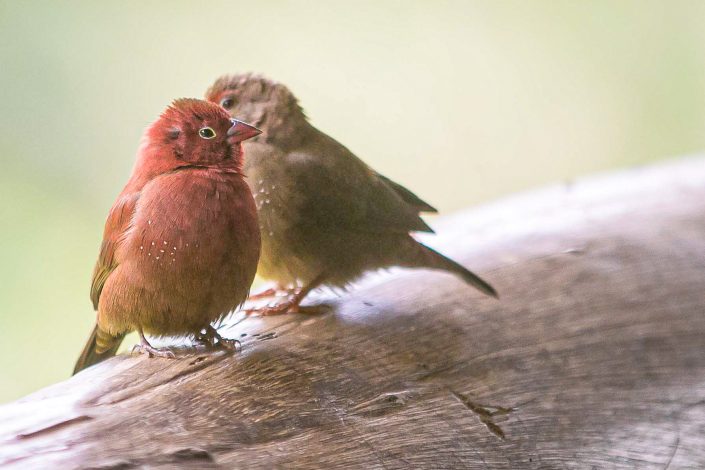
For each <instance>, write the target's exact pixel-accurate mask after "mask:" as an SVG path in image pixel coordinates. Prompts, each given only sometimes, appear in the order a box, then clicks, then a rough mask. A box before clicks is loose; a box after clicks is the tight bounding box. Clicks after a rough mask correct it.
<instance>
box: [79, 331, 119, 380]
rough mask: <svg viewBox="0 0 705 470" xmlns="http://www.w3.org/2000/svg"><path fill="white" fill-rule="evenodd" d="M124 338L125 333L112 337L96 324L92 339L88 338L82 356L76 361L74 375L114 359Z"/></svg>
mask: <svg viewBox="0 0 705 470" xmlns="http://www.w3.org/2000/svg"><path fill="white" fill-rule="evenodd" d="M123 338H125V334H124V333H123V334H121V335H118V336H112V335H111V334H109V333H107V332H105V331H103V330H101V329H100V328H98V325H97V324H96V325H95V326H94V327H93V332H92V333H91V336H90V338H88V342H87V343H86V346H85V347H84V348H83V352H82V353H81V356H80V357H79V358H78V360H77V361H76V366H75V367H74V368H73V375H76V374H77V373H79V372H81V371H82V370H83V369H85V368H87V367H90V366H92V365H95V364H98V363H99V362H103V361H104V360H106V359H109V358H111V357H113V356H114V355H115V353H117V350H118V348H119V347H120V343H122V340H123Z"/></svg>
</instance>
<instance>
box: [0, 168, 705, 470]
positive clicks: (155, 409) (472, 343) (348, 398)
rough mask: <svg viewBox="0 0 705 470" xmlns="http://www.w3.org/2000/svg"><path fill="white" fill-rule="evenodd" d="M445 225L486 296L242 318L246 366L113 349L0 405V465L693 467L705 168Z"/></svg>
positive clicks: (357, 301) (703, 423) (431, 290)
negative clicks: (494, 292) (494, 295)
mask: <svg viewBox="0 0 705 470" xmlns="http://www.w3.org/2000/svg"><path fill="white" fill-rule="evenodd" d="M437 228H438V232H439V233H440V235H439V236H437V237H436V238H435V239H434V240H433V243H434V245H435V246H436V247H438V248H440V249H442V250H444V251H445V252H446V253H448V254H449V255H452V256H455V257H456V258H457V259H458V260H460V261H461V262H464V263H466V264H467V265H468V266H470V267H472V268H473V269H475V270H476V271H477V272H478V273H480V274H481V275H483V276H484V277H486V278H487V279H488V280H489V281H490V282H492V283H493V284H494V285H495V286H496V287H497V288H498V290H499V292H500V295H501V299H500V300H499V301H496V300H493V299H489V298H484V297H483V296H482V295H480V294H478V293H477V292H475V291H474V290H473V289H471V288H468V287H467V286H465V285H464V284H463V283H462V282H460V281H458V280H456V279H455V278H453V277H452V276H449V275H446V274H444V273H437V272H430V271H414V272H411V271H401V270H398V271H394V272H392V273H389V274H385V275H377V276H373V277H372V278H371V279H367V280H365V281H363V282H362V283H361V285H360V286H359V287H358V288H356V289H353V290H352V291H350V292H349V293H346V294H344V295H342V296H340V297H337V298H335V297H334V298H333V301H332V310H331V312H330V313H327V314H323V315H319V316H305V315H285V316H281V317H273V318H265V319H262V318H247V319H242V318H240V317H238V316H236V317H234V318H233V319H232V320H231V321H229V322H228V324H227V325H226V326H227V327H226V328H225V333H227V334H228V335H230V336H231V337H233V336H235V337H238V338H240V339H241V340H242V343H243V344H242V352H241V353H238V354H227V353H225V352H215V353H206V352H204V351H201V350H198V351H196V350H193V349H187V348H186V349H183V350H182V351H181V352H180V355H179V359H176V360H168V359H148V358H146V357H142V356H130V355H122V356H119V357H117V358H115V359H113V360H110V361H108V362H106V363H103V364H101V365H99V366H97V367H95V368H92V369H89V370H87V371H85V372H83V373H81V374H79V375H77V376H76V377H73V378H72V379H70V380H67V381H65V382H63V383H60V384H57V385H54V386H52V387H49V388H47V389H45V390H42V391H40V392H38V393H35V394H33V395H30V396H28V397H26V398H25V399H23V400H20V401H17V402H14V403H11V404H8V405H5V406H3V407H0V464H2V465H3V466H4V467H3V468H5V467H6V468H19V469H23V470H26V469H30V468H41V469H49V468H52V469H53V468H101V469H130V468H150V469H161V468H197V469H208V468H400V469H401V468H491V469H516V468H536V469H546V468H581V469H584V468H672V469H675V468H705V159H704V158H690V159H684V160H679V161H675V162H671V163H667V164H661V165H658V166H655V167H651V168H646V169H639V170H633V171H628V172H623V173H619V174H614V175H608V176H602V177H598V178H595V179H590V180H586V181H581V182H577V183H574V184H570V185H563V186H557V187H552V188H548V189H545V190H542V191H538V192H535V193H529V194H524V195H519V196H516V197H512V198H509V199H506V200H503V201H500V202H497V203H494V204H491V205H486V206H483V207H481V208H479V209H474V210H470V211H467V212H464V213H461V214H458V215H457V216H455V217H453V218H450V219H445V220H443V221H442V222H441V223H440V224H438V225H437ZM77 348H78V345H77ZM68 368H69V365H68V364H67V369H68Z"/></svg>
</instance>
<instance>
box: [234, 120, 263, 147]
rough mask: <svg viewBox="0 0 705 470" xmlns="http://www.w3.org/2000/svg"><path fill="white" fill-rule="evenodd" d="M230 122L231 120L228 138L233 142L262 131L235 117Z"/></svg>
mask: <svg viewBox="0 0 705 470" xmlns="http://www.w3.org/2000/svg"><path fill="white" fill-rule="evenodd" d="M230 122H232V123H233V125H232V127H231V128H230V129H228V140H229V141H230V142H231V143H233V144H236V143H238V142H242V141H245V140H247V139H251V138H252V137H255V136H257V135H260V134H261V133H262V131H261V130H259V129H257V128H256V127H254V126H251V125H249V124H245V123H244V122H242V121H238V120H237V119H231V120H230Z"/></svg>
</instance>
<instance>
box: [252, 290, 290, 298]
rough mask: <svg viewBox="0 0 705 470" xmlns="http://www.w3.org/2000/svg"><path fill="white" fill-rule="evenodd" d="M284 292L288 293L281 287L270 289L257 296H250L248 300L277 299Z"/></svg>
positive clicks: (258, 293)
mask: <svg viewBox="0 0 705 470" xmlns="http://www.w3.org/2000/svg"><path fill="white" fill-rule="evenodd" d="M282 292H286V290H285V289H282V288H281V287H270V288H269V289H265V290H263V291H262V292H257V293H256V294H252V295H250V296H249V297H248V298H247V300H260V299H268V298H270V297H275V296H277V295H279V294H280V293H282Z"/></svg>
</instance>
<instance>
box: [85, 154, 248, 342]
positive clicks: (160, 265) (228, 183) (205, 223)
mask: <svg viewBox="0 0 705 470" xmlns="http://www.w3.org/2000/svg"><path fill="white" fill-rule="evenodd" d="M259 247H260V238H259V227H258V223H257V213H256V208H255V205H254V202H253V200H252V196H251V193H250V191H249V189H248V187H247V184H246V183H245V181H244V180H243V177H242V175H240V174H239V173H236V172H231V171H223V170H214V169H206V168H188V169H181V170H177V171H174V172H171V173H167V174H164V175H161V176H159V177H157V178H154V179H153V180H152V181H150V182H149V183H148V184H146V185H145V186H144V188H143V189H142V191H141V193H140V197H139V200H138V202H137V206H136V208H135V214H134V217H133V220H132V223H131V227H130V229H129V230H128V231H127V232H126V238H125V240H124V243H123V244H122V245H121V247H120V250H119V252H117V253H116V257H117V258H118V262H119V266H118V268H117V269H116V272H115V273H114V275H113V276H111V278H110V279H109V280H108V283H106V286H105V289H104V292H103V295H102V296H101V306H100V307H101V308H100V309H99V314H100V315H104V314H108V315H110V316H111V317H115V316H118V317H119V316H121V315H127V316H136V317H137V318H135V319H128V318H126V319H125V320H126V321H127V320H129V323H132V322H133V320H137V322H138V323H140V324H141V325H143V327H144V329H145V332H158V334H162V335H165V334H184V333H185V332H187V331H193V330H198V329H200V328H202V327H203V326H205V325H207V324H209V323H211V322H213V321H215V320H218V319H220V318H222V316H224V315H226V314H227V313H229V312H230V311H232V310H234V309H235V308H236V307H237V306H239V305H240V304H241V303H242V302H243V301H244V300H245V299H246V297H247V295H248V292H249V288H250V285H251V284H252V281H253V279H254V276H255V272H256V269H257V261H258V259H259ZM118 270H119V272H118ZM106 294H107V295H106ZM104 299H105V300H106V301H109V302H110V303H112V305H108V304H105V305H104V303H103V300H104ZM121 312H125V313H124V314H121Z"/></svg>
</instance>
